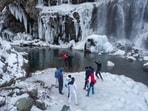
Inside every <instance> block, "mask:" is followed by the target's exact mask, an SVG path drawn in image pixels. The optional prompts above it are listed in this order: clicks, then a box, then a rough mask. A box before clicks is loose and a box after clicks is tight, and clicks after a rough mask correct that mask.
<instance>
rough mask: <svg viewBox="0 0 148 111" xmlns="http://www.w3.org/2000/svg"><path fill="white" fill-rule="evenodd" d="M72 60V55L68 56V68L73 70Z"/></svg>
mask: <svg viewBox="0 0 148 111" xmlns="http://www.w3.org/2000/svg"><path fill="white" fill-rule="evenodd" d="M72 59H73V56H72V55H71V54H68V60H67V61H68V68H69V69H70V68H72Z"/></svg>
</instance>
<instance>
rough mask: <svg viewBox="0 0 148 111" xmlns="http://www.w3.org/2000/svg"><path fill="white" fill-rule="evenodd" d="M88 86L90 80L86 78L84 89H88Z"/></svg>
mask: <svg viewBox="0 0 148 111" xmlns="http://www.w3.org/2000/svg"><path fill="white" fill-rule="evenodd" d="M86 87H88V81H87V80H85V84H84V89H86Z"/></svg>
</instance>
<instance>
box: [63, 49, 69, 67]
mask: <svg viewBox="0 0 148 111" xmlns="http://www.w3.org/2000/svg"><path fill="white" fill-rule="evenodd" d="M62 59H63V61H64V66H65V67H67V65H68V55H67V54H66V53H64V52H62Z"/></svg>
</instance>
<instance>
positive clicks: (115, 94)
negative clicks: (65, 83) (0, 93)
mask: <svg viewBox="0 0 148 111" xmlns="http://www.w3.org/2000/svg"><path fill="white" fill-rule="evenodd" d="M54 71H55V69H54V68H53V69H47V70H44V71H42V72H36V73H34V74H33V76H32V77H31V78H28V79H27V80H26V81H25V82H27V83H30V85H31V83H32V81H36V80H42V81H44V82H45V83H46V84H47V85H48V86H51V85H52V84H54V83H55V78H54ZM69 74H71V75H72V76H73V77H75V79H76V81H75V82H76V85H77V94H78V103H79V105H75V104H74V103H73V102H72V103H71V104H68V97H67V88H66V87H64V89H63V92H64V95H61V94H59V93H58V88H55V87H52V90H51V92H50V93H49V95H50V98H51V100H50V101H49V100H48V99H47V100H44V101H46V103H47V105H48V106H49V107H48V108H47V110H46V111H60V110H61V109H62V107H63V105H70V108H71V111H147V110H148V87H147V86H145V85H143V84H142V83H138V82H135V81H133V80H132V79H130V78H127V77H125V76H123V75H121V76H118V75H113V74H110V73H105V72H102V76H103V78H104V81H101V80H99V79H97V83H96V84H95V94H94V95H92V94H91V93H90V96H89V97H87V96H86V93H87V92H86V90H84V89H83V87H84V77H85V72H76V73H66V72H65V73H64V79H65V78H66V77H67V75H69ZM31 111H37V109H36V108H35V107H33V108H32V110H31Z"/></svg>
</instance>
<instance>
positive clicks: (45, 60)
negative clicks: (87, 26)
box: [15, 47, 148, 86]
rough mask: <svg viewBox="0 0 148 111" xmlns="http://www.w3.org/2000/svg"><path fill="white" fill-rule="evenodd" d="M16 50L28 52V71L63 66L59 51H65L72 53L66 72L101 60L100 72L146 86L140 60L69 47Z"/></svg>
mask: <svg viewBox="0 0 148 111" xmlns="http://www.w3.org/2000/svg"><path fill="white" fill-rule="evenodd" d="M15 49H17V50H18V51H26V52H28V53H29V56H28V59H29V66H28V68H27V70H28V72H29V73H31V72H35V71H37V70H43V69H46V68H55V67H57V66H63V61H62V58H61V52H62V51H66V52H68V53H71V54H72V55H73V67H72V69H65V71H67V72H79V71H84V68H85V66H92V67H94V68H95V69H96V64H95V63H94V61H95V60H100V61H101V62H102V70H101V71H102V72H110V73H113V74H117V75H125V76H127V77H130V78H132V79H134V80H135V81H138V82H142V83H144V84H145V85H147V86H148V72H145V71H144V70H143V69H142V66H143V62H142V61H138V60H137V61H133V62H129V61H127V59H125V58H122V57H119V56H112V55H98V54H92V53H87V54H84V52H83V51H78V50H70V49H50V48H48V47H44V48H38V47H36V48H28V47H25V48H23V47H21V48H20V47H16V48H15ZM108 60H109V61H112V62H113V63H114V64H115V66H114V67H113V68H110V67H107V61H108Z"/></svg>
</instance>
